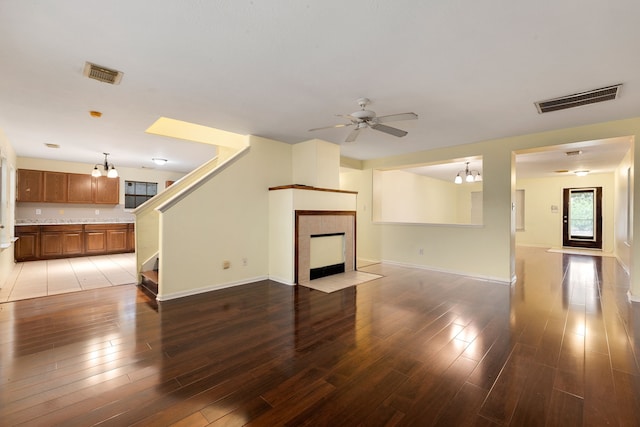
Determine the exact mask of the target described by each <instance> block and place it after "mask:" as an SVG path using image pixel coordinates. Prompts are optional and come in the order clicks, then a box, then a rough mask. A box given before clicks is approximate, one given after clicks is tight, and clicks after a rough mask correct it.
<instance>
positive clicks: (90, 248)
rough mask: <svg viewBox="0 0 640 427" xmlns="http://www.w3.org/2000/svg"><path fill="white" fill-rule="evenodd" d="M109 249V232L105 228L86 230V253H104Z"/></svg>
mask: <svg viewBox="0 0 640 427" xmlns="http://www.w3.org/2000/svg"><path fill="white" fill-rule="evenodd" d="M106 251H107V233H106V232H105V231H104V230H95V231H85V232H84V253H86V254H91V253H94V254H95V253H100V252H102V253H104V252H106Z"/></svg>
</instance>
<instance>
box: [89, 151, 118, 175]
mask: <svg viewBox="0 0 640 427" xmlns="http://www.w3.org/2000/svg"><path fill="white" fill-rule="evenodd" d="M102 154H104V163H103V164H102V165H101V164H100V163H97V164H96V165H95V166H94V167H93V171H91V176H95V177H96V178H97V177H99V176H102V172H100V169H98V166H102V168H103V169H104V172H105V174H106V175H107V178H117V177H118V171H117V170H116V167H115V166H114V165H113V163H109V161H108V159H107V157H108V156H109V153H102Z"/></svg>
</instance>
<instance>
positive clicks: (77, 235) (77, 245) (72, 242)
mask: <svg viewBox="0 0 640 427" xmlns="http://www.w3.org/2000/svg"><path fill="white" fill-rule="evenodd" d="M62 253H63V254H65V255H81V254H82V232H81V231H69V232H66V233H62Z"/></svg>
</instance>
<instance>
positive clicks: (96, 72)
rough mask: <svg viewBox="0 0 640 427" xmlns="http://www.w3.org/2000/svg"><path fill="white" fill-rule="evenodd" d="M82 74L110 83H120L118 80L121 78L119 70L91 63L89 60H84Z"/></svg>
mask: <svg viewBox="0 0 640 427" xmlns="http://www.w3.org/2000/svg"><path fill="white" fill-rule="evenodd" d="M82 74H83V75H85V76H87V77H89V78H90V79H94V80H98V81H100V82H103V83H109V84H112V85H117V84H120V80H121V79H122V72H121V71H117V70H112V69H109V68H105V67H101V66H100V65H96V64H92V63H91V62H85V64H84V71H83V73H82Z"/></svg>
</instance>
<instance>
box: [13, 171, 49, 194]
mask: <svg viewBox="0 0 640 427" xmlns="http://www.w3.org/2000/svg"><path fill="white" fill-rule="evenodd" d="M42 187H43V172H42V171H34V170H29V169H18V197H17V201H18V202H41V201H42Z"/></svg>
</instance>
